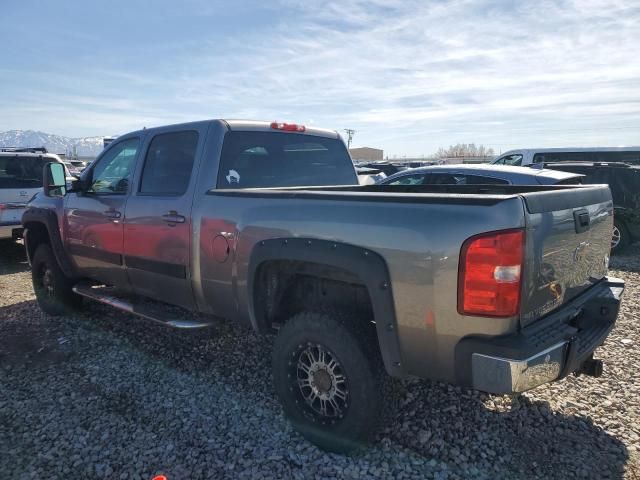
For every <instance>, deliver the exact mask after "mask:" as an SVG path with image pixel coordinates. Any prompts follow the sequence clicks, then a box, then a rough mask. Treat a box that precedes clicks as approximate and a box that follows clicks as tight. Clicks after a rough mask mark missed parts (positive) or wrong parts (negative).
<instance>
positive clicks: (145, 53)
mask: <svg viewBox="0 0 640 480" xmlns="http://www.w3.org/2000/svg"><path fill="white" fill-rule="evenodd" d="M0 11H1V12H2V28H0V45H2V48H1V49H0V131H4V130H14V129H22V130H27V129H31V130H40V131H44V132H47V133H54V134H58V135H65V136H71V137H81V136H92V135H112V134H122V133H125V132H127V131H131V130H136V129H139V128H141V127H143V126H147V127H152V126H157V125H164V124H170V123H178V122H183V121H192V120H200V119H206V118H243V119H257V120H269V121H271V120H279V121H288V122H296V123H301V124H305V125H313V126H317V127H324V128H330V129H334V130H338V131H339V132H341V133H342V134H343V135H344V129H346V128H350V129H354V130H355V131H356V133H355V135H354V138H353V146H370V147H377V148H382V149H384V151H385V155H388V156H389V157H390V158H393V157H394V156H395V157H402V156H408V157H409V156H421V155H425V156H426V155H429V154H431V153H433V152H435V151H436V150H437V149H438V148H439V147H447V146H449V145H452V144H456V143H476V144H483V145H486V146H488V147H493V148H494V149H495V150H496V153H499V152H503V151H506V150H510V149H514V148H526V147H559V146H619V145H627V146H629V145H640V28H638V25H640V0H626V1H615V0H612V1H607V2H605V1H600V0H576V1H546V0H537V1H531V2H529V1H508V0H460V1H458V0H453V1H430V0H418V1H413V0H389V1H384V2H383V1H380V0H340V1H333V0H326V1H314V0H269V1H241V0H237V1H234V2H232V1H216V0H180V1H176V0H172V1H168V0H157V1H154V2H147V1H141V0H127V1H110V2H102V1H96V2H94V1H86V0H61V1H59V2H48V1H44V0H42V1H36V0H3V1H2V5H0Z"/></svg>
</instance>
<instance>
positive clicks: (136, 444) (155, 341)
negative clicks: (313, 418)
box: [0, 243, 640, 480]
mask: <svg viewBox="0 0 640 480" xmlns="http://www.w3.org/2000/svg"><path fill="white" fill-rule="evenodd" d="M27 268H28V267H27V265H26V261H25V259H24V257H23V255H22V249H21V247H19V246H13V245H12V244H7V243H5V244H0V472H2V475H3V478H10V479H23V478H25V479H26V478H43V477H44V478H52V479H54V478H64V479H75V478H109V479H149V478H151V477H152V476H153V475H155V474H158V473H164V474H166V475H167V476H168V477H169V479H171V480H173V479H190V478H191V479H196V478H234V479H235V478H251V479H258V478H323V479H326V478H397V479H400V478H442V479H444V478H486V479H497V478H504V479H513V478H558V479H565V478H574V477H575V478H629V479H640V460H639V457H640V375H639V374H638V373H637V372H638V371H637V365H638V358H640V322H639V319H638V312H639V307H640V305H639V302H640V300H639V299H640V296H639V293H640V248H635V249H634V250H631V251H630V253H629V255H626V256H621V257H617V258H615V259H614V260H613V261H612V268H614V269H615V270H613V271H612V274H613V275H616V276H619V277H622V278H624V279H625V280H626V281H627V291H626V294H625V298H624V302H623V307H622V312H621V316H620V317H619V322H618V325H617V326H616V328H615V330H614V332H613V333H612V335H611V336H610V337H609V340H608V341H607V343H606V344H605V346H604V347H603V348H601V349H600V350H599V351H598V356H599V357H600V358H602V359H603V360H604V361H605V375H604V377H602V378H600V379H593V378H588V377H581V378H574V377H569V378H567V379H565V380H563V381H561V382H558V383H556V384H553V385H548V386H543V387H540V388H537V389H535V390H534V391H532V392H529V393H526V394H524V395H520V396H514V397H508V396H489V395H484V394H480V393H478V392H475V391H466V390H461V389H459V388H456V387H452V386H449V385H446V384H441V383H435V382H428V381H411V382H405V383H404V384H403V385H402V392H401V395H402V400H401V407H400V409H399V411H398V412H397V414H396V415H395V417H394V418H393V421H392V423H391V424H390V426H389V427H388V428H387V429H386V430H385V431H384V432H382V434H381V435H380V436H379V438H378V439H377V441H376V442H375V444H374V445H373V446H372V447H371V448H369V449H367V450H366V451H364V452H362V453H360V454H358V455H355V456H351V457H346V456H339V455H333V454H326V453H324V452H322V451H320V450H318V449H317V448H315V447H314V446H313V445H311V444H309V443H307V442H306V441H304V440H303V439H302V438H301V437H300V436H298V435H297V434H296V433H295V432H294V431H292V429H291V428H290V427H289V425H288V424H287V422H286V421H285V420H284V418H283V416H282V413H281V409H280V407H279V405H278V403H277V401H276V399H275V395H274V391H273V388H272V386H271V373H270V368H269V363H270V362H269V358H270V349H271V341H264V339H262V338H260V337H258V336H256V335H254V334H253V333H251V332H247V331H245V330H242V329H240V328H238V327H235V326H233V325H227V324H224V323H221V324H220V325H217V326H215V327H213V328H211V329H209V330H207V331H197V332H180V331H172V330H167V329H165V328H163V327H160V326H156V325H154V324H151V323H149V322H146V321H143V320H140V319H137V318H134V317H130V316H128V315H124V314H122V313H120V312H118V311H115V310H112V309H109V308H107V307H102V306H100V305H97V304H88V305H87V308H86V310H85V311H84V312H83V314H82V315H77V316H73V317H66V318H51V317H47V316H45V315H43V314H42V313H41V312H40V311H39V309H38V308H37V306H36V304H35V301H34V296H33V293H32V288H31V282H30V276H29V274H28V272H27ZM270 340H271V339H270Z"/></svg>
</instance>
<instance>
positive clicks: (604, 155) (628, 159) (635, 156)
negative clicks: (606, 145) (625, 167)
mask: <svg viewBox="0 0 640 480" xmlns="http://www.w3.org/2000/svg"><path fill="white" fill-rule="evenodd" d="M593 161H594V162H602V163H616V162H624V163H634V164H638V163H640V151H637V152H593Z"/></svg>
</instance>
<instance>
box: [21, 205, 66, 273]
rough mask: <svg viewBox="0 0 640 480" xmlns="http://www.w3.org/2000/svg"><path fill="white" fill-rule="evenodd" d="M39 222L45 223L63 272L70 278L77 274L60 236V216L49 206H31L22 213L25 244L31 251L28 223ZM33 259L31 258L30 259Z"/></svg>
mask: <svg viewBox="0 0 640 480" xmlns="http://www.w3.org/2000/svg"><path fill="white" fill-rule="evenodd" d="M30 223H38V224H40V225H44V227H45V228H46V230H47V233H48V235H49V245H50V246H51V250H53V254H54V255H55V257H56V260H57V261H58V265H60V268H61V269H62V272H63V273H64V274H65V275H66V276H67V277H70V278H73V277H75V276H76V272H75V268H74V266H73V263H71V259H70V258H69V255H67V252H66V251H65V249H64V244H63V242H62V239H61V238H60V229H59V228H58V217H57V215H56V212H55V211H53V210H50V209H48V208H38V207H29V208H27V210H26V211H25V212H24V213H23V214H22V225H24V227H25V233H24V245H25V248H26V250H27V255H28V252H29V228H28V224H30ZM30 260H31V259H30V258H29V261H30Z"/></svg>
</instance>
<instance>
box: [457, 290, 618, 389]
mask: <svg viewBox="0 0 640 480" xmlns="http://www.w3.org/2000/svg"><path fill="white" fill-rule="evenodd" d="M623 291H624V281H622V280H619V279H615V278H607V279H605V280H603V281H601V282H600V283H598V284H597V285H595V286H594V287H592V288H591V289H589V290H588V291H586V292H585V293H583V294H582V295H580V296H579V297H577V298H575V299H574V300H573V301H571V302H569V303H568V304H566V305H565V306H564V307H562V308H561V309H560V310H558V311H555V312H553V313H552V314H550V315H548V316H547V317H545V318H543V319H541V320H539V321H537V322H536V323H535V324H533V325H530V326H528V327H526V328H525V329H523V330H522V331H521V332H519V333H518V334H514V335H506V336H500V337H478V336H474V337H466V338H464V339H462V340H461V341H460V342H459V343H458V346H457V347H456V376H457V380H458V382H459V383H461V384H463V385H468V386H472V387H473V388H475V389H477V390H482V391H485V392H490V393H517V392H524V391H526V390H530V389H532V388H534V387H537V386H538V385H541V384H543V383H548V382H552V381H554V380H559V379H561V378H563V377H565V376H566V375H568V374H570V373H573V372H577V371H580V370H581V367H582V365H583V364H584V363H585V361H587V360H589V359H590V358H592V356H593V351H594V350H595V349H596V348H597V347H598V346H600V345H602V343H603V342H604V341H605V339H606V338H607V335H608V334H609V332H610V331H611V329H612V328H613V326H614V325H615V321H616V317H617V316H618V310H619V308H620V299H621V297H622V293H623Z"/></svg>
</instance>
